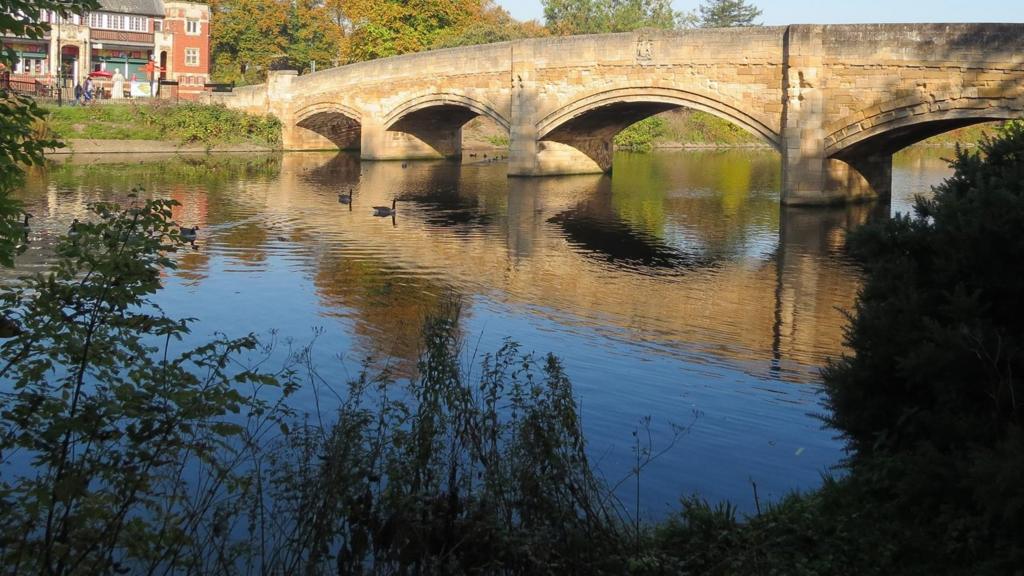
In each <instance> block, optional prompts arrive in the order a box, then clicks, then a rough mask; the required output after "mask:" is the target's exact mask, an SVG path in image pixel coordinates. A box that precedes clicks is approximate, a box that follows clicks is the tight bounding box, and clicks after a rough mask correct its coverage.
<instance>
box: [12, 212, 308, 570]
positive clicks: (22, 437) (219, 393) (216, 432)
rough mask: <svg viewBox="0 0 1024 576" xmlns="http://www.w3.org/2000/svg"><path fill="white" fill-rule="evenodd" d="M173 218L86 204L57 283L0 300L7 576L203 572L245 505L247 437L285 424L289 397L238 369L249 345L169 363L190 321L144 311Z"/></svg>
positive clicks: (285, 379)
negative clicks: (6, 320) (272, 396)
mask: <svg viewBox="0 0 1024 576" xmlns="http://www.w3.org/2000/svg"><path fill="white" fill-rule="evenodd" d="M174 205H175V203H174V202H173V201H160V200H154V201H147V202H144V203H136V204H133V205H131V206H128V207H126V208H122V207H119V206H115V205H111V204H99V205H96V206H95V207H94V208H93V211H94V215H95V217H96V220H95V221H93V222H88V223H80V224H77V225H76V227H75V229H74V231H73V233H71V234H70V235H69V237H67V238H65V239H64V240H63V241H62V242H61V243H60V244H59V245H58V247H57V252H58V254H59V260H58V262H57V264H56V265H55V268H54V270H53V271H52V272H50V273H48V274H37V275H35V276H31V277H27V278H24V279H23V281H22V283H21V284H19V285H17V286H15V287H13V288H11V289H8V290H6V291H5V292H4V293H3V294H2V296H0V299H2V302H3V307H4V309H5V310H7V311H8V312H9V314H10V316H11V318H13V319H14V320H15V321H16V322H18V324H19V325H20V329H21V330H20V334H18V335H17V336H15V337H14V338H12V339H9V340H7V341H6V342H4V343H3V345H2V346H0V382H2V388H0V415H2V419H0V463H2V464H0V465H2V466H3V472H4V474H3V482H2V484H0V508H2V509H3V510H4V514H3V515H2V516H0V566H2V567H3V568H2V569H0V571H2V572H3V573H5V574H7V573H10V574H16V573H48V574H77V573H105V572H110V571H111V570H121V569H122V568H123V567H124V566H135V567H136V568H140V567H145V568H147V569H148V570H150V571H151V570H154V569H156V568H158V567H160V566H167V565H172V566H173V565H175V564H177V563H181V564H183V565H186V564H188V563H189V562H197V561H198V560H197V559H202V558H205V557H206V556H208V555H209V552H208V551H207V548H206V547H207V546H209V545H210V543H211V541H212V542H217V541H218V539H217V538H216V537H215V536H216V534H213V535H212V536H211V534H209V533H206V532H205V530H207V529H209V528H210V525H209V524H208V522H210V521H211V518H212V515H213V513H212V511H213V510H214V508H215V507H216V506H222V507H225V506H226V507H230V499H231V498H237V497H238V496H239V495H242V494H244V493H245V491H246V490H247V486H246V484H245V481H244V475H243V474H241V473H238V472H239V469H238V466H239V462H241V461H243V459H244V458H246V456H247V455H248V454H249V453H250V452H249V450H248V449H249V448H251V447H253V446H254V444H255V443H254V440H253V435H261V434H265V431H266V428H267V427H268V426H270V425H272V424H273V423H274V422H275V421H276V419H277V418H279V417H280V416H282V413H281V412H280V410H279V409H278V408H277V407H276V406H275V405H274V404H272V403H270V402H268V401H267V400H266V394H267V392H266V389H269V388H278V387H281V388H282V390H283V392H284V393H285V394H287V393H290V392H291V391H292V390H293V389H294V383H293V382H292V381H290V379H289V378H290V376H289V373H287V372H285V373H282V374H276V375H275V374H268V373H265V372H259V371H257V370H255V369H249V368H246V367H245V366H243V365H241V364H240V359H241V358H242V357H243V356H244V355H245V354H246V353H248V352H252V351H254V350H256V349H257V346H258V343H257V341H256V339H255V338H253V337H252V336H249V337H245V338H241V339H234V340H232V339H227V338H225V337H219V338H217V339H215V340H214V341H212V342H210V343H207V344H204V345H202V346H199V347H197V348H194V349H190V350H184V351H181V352H175V351H174V349H175V348H176V347H178V345H177V344H175V343H176V342H178V341H180V340H183V339H184V338H185V337H187V336H188V334H189V327H188V326H189V322H188V321H182V320H176V319H171V318H168V317H166V316H165V315H163V314H162V313H161V311H160V309H159V308H158V307H156V306H155V305H154V304H153V303H152V302H151V301H150V300H149V296H151V295H152V294H154V293H155V292H156V291H157V290H158V289H159V287H160V284H161V278H162V274H163V273H164V271H165V270H168V269H173V268H174V267H175V260H174V258H173V254H174V253H175V252H176V251H178V250H179V249H181V248H182V247H183V245H184V244H185V242H184V240H183V239H182V238H181V236H180V235H179V233H178V228H177V226H176V225H175V224H174V222H173V221H171V209H172V207H173V206H174ZM196 487H200V489H199V490H196ZM225 498H227V499H225ZM223 509H224V508H220V510H223ZM221 541H223V540H222V539H221ZM142 571H143V572H145V571H147V570H146V569H143V570H142Z"/></svg>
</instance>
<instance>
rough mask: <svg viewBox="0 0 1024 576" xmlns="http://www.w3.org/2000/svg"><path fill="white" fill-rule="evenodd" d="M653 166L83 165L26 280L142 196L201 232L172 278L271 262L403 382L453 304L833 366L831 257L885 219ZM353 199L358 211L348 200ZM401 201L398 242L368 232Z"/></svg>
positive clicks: (751, 174)
mask: <svg viewBox="0 0 1024 576" xmlns="http://www.w3.org/2000/svg"><path fill="white" fill-rule="evenodd" d="M658 157H659V155H654V157H636V156H630V155H623V156H621V157H619V158H618V159H617V160H616V162H617V166H618V169H617V170H616V173H615V174H614V175H613V176H612V177H608V176H600V175H590V176H575V177H567V178H561V179H525V180H520V179H512V180H508V179H506V178H505V172H504V169H503V167H501V166H498V165H493V164H489V165H461V166H460V165H459V164H455V163H450V162H413V163H410V164H409V165H408V167H407V168H403V167H402V166H401V165H400V164H397V163H365V162H364V163H360V162H359V159H358V158H357V157H356V156H354V155H325V154H287V155H285V156H284V157H283V160H278V159H273V158H267V159H260V160H255V159H253V160H250V159H246V160H235V161H228V160H226V159H223V158H221V159H208V160H198V161H197V160H188V161H180V160H179V161H171V162H168V163H166V164H161V165H160V170H159V173H154V172H153V168H152V167H151V166H146V165H136V164H128V165H121V164H119V165H118V169H117V170H116V171H115V172H116V173H117V174H118V177H117V179H116V180H115V181H113V182H112V181H111V180H110V174H111V170H110V168H109V167H108V166H95V167H92V166H72V167H68V168H64V169H61V170H60V171H58V172H55V173H54V174H53V175H52V176H51V177H50V178H51V179H50V180H49V181H44V180H36V179H32V178H30V180H29V184H28V187H27V190H26V192H25V194H26V196H25V200H26V202H28V205H29V208H30V209H31V210H32V211H34V212H35V213H37V215H39V216H40V217H41V218H39V226H38V227H36V228H34V231H35V233H36V234H37V235H38V236H40V237H39V238H38V241H37V242H35V243H34V244H33V249H32V250H31V251H30V252H29V253H28V254H26V255H25V256H24V257H23V258H22V259H21V261H20V262H19V273H21V272H25V271H27V270H30V269H31V268H32V267H39V266H43V265H45V264H46V262H47V256H46V254H47V253H48V251H47V250H46V249H45V243H46V242H47V235H48V234H50V233H52V232H63V231H65V230H66V229H67V225H68V223H69V222H70V219H71V218H72V217H79V218H86V217H87V214H85V211H84V210H85V203H86V202H90V201H96V200H99V199H109V198H110V197H109V196H108V195H106V193H104V192H103V190H104V189H110V188H111V187H113V188H114V189H115V190H120V192H121V193H126V192H127V191H128V189H129V188H130V187H131V185H132V184H134V183H135V182H137V181H146V182H147V189H148V190H149V191H150V192H151V193H154V194H158V195H162V196H171V197H173V198H175V199H177V200H179V201H180V202H182V203H183V206H182V207H181V208H180V209H179V210H178V211H177V212H176V215H175V217H176V218H179V219H181V220H182V221H186V222H188V223H189V224H191V225H199V226H200V227H201V229H202V230H203V231H204V235H203V236H204V237H203V238H202V244H203V246H202V249H201V250H199V251H195V252H189V253H187V254H184V255H182V258H181V269H180V270H179V271H178V272H177V274H178V275H180V276H181V277H183V278H184V279H186V280H187V281H189V282H202V281H204V279H205V278H206V277H207V276H208V275H209V271H208V269H209V268H210V267H211V266H213V265H214V264H213V262H220V263H219V264H216V265H217V266H218V267H222V268H226V270H240V271H245V270H256V271H258V270H260V269H263V268H265V267H266V266H268V263H269V262H272V261H273V258H274V255H275V254H277V255H279V256H286V257H287V258H288V259H289V260H290V261H293V262H302V263H303V264H302V268H303V269H308V270H309V273H310V276H311V278H312V279H313V283H314V285H315V287H316V291H317V293H318V294H319V295H320V298H321V299H322V301H323V302H324V304H325V306H324V312H323V313H326V314H334V315H340V316H344V317H345V318H347V319H348V321H349V322H351V325H352V326H353V331H354V333H355V335H356V336H357V338H358V340H359V341H360V342H362V344H361V347H362V348H364V351H365V352H373V353H374V354H375V355H377V356H378V357H379V356H380V355H381V354H384V355H392V356H394V357H395V358H396V359H398V360H400V361H401V362H403V363H404V364H405V365H406V366H411V365H412V363H413V362H414V359H415V356H416V351H417V349H418V345H419V329H420V326H421V322H422V319H423V317H424V316H426V315H427V314H428V313H430V312H432V311H433V310H434V309H436V306H437V304H438V303H439V302H440V301H441V299H442V298H444V297H445V295H446V294H448V293H450V292H453V291H454V292H455V293H457V294H460V295H462V296H463V297H466V298H472V297H474V296H475V295H483V296H485V297H486V298H488V299H492V300H495V301H498V302H502V303H504V304H507V305H508V307H509V308H510V309H511V310H514V311H527V313H528V314H533V315H537V316H539V317H543V318H546V319H550V320H553V321H555V322H557V323H559V324H560V325H562V326H564V327H566V329H567V330H574V329H580V330H586V331H598V332H600V333H603V334H606V335H608V336H610V337H612V338H613V339H618V340H620V341H624V342H638V343H640V344H641V345H646V346H650V347H652V348H654V349H657V350H660V351H662V352H664V353H668V354H698V355H703V356H705V357H708V358H719V359H721V360H723V361H732V360H737V359H739V360H741V361H743V362H749V365H750V369H751V370H752V371H757V372H767V371H768V370H771V369H777V370H781V371H782V372H784V373H787V374H789V376H786V377H794V378H804V377H809V376H808V375H807V374H806V368H800V366H804V367H806V366H818V365H820V364H821V362H822V359H823V357H825V356H831V355H836V354H838V353H839V352H840V351H841V349H842V344H841V342H842V325H843V322H844V320H843V318H842V315H841V314H840V313H839V312H838V311H837V310H836V308H849V307H850V306H851V305H852V303H853V299H854V297H855V294H856V291H857V288H858V286H859V279H858V273H857V271H856V270H855V268H854V267H852V266H850V265H848V264H847V263H845V262H844V261H843V260H842V259H841V258H837V257H836V254H837V253H838V252H839V251H840V249H841V248H842V246H843V244H844V236H845V231H846V230H847V229H848V228H850V227H854V226H857V225H859V224H861V223H863V222H865V221H866V220H868V219H869V218H870V217H871V216H872V214H873V210H874V209H873V208H871V207H870V206H867V205H861V206H851V207H847V208H838V207H837V208H830V209H813V210H802V209H797V208H782V209H781V210H780V208H779V206H778V201H777V194H778V193H777V190H778V187H779V178H780V174H779V170H778V164H777V159H776V157H775V156H774V154H773V153H753V155H749V154H746V153H744V154H743V156H742V157H737V156H736V155H735V154H729V153H700V154H670V155H666V156H664V158H665V160H663V161H655V160H654V159H656V158H658ZM652 158H654V159H652ZM117 182H121V183H122V184H123V186H122V188H117V186H119V184H117ZM348 186H355V198H354V201H353V202H354V206H353V210H352V211H351V212H350V211H349V207H348V206H343V205H340V204H338V201H337V193H338V192H339V191H342V190H344V189H346V188H347V187H348ZM396 196H397V198H398V199H399V202H398V217H397V226H396V227H392V224H391V220H390V219H380V218H374V217H372V216H371V215H370V213H369V206H373V205H388V204H390V202H391V199H392V198H393V197H396ZM879 208H880V210H881V211H882V212H885V207H884V206H882V207H879ZM47 215H50V216H47ZM54 215H57V216H58V217H59V218H63V219H64V221H60V220H59V219H54V218H55V216H54ZM45 226H49V227H51V229H52V230H49V231H47V230H46V229H45V228H44V227H45ZM281 240H284V241H285V242H282V241H281ZM467 312H468V313H469V314H473V313H474V312H473V309H472V306H468V307H467ZM790 368H791V369H794V370H796V371H797V372H803V373H804V375H803V376H800V375H795V374H792V373H791V372H790V371H789V370H788V369H790Z"/></svg>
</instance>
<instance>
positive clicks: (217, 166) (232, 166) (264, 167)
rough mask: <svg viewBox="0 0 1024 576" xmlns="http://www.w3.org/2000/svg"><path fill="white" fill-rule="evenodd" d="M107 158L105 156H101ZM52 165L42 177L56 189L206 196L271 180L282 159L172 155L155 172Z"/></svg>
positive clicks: (127, 166) (134, 165)
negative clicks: (177, 191) (187, 189)
mask: <svg viewBox="0 0 1024 576" xmlns="http://www.w3.org/2000/svg"><path fill="white" fill-rule="evenodd" d="M104 158H108V157H104ZM116 158H118V159H122V161H120V162H115V163H99V162H96V163H89V164H77V163H73V162H68V163H65V164H53V165H50V167H49V168H48V169H47V174H46V175H45V176H46V177H47V178H48V179H49V181H50V182H51V183H54V184H56V185H57V186H58V187H59V188H63V189H75V188H77V187H87V188H92V189H99V190H105V191H117V190H123V191H125V192H127V191H128V190H131V189H132V188H134V187H137V186H142V187H143V188H145V189H146V190H148V191H156V190H162V189H165V188H166V187H168V186H173V185H178V186H182V185H184V186H197V187H201V188H202V189H203V190H205V191H206V192H207V193H210V194H212V193H215V192H218V191H222V190H224V189H225V188H226V187H229V186H234V185H235V184H237V183H238V181H239V180H243V181H244V180H253V179H258V180H270V179H273V178H276V177H277V176H278V174H279V173H280V170H281V157H280V156H279V155H274V154H266V155H256V156H253V155H249V156H223V155H218V156H205V155H203V156H175V157H174V158H171V159H168V160H166V161H162V162H160V169H159V170H154V169H153V164H152V163H143V162H142V161H141V160H140V161H138V162H124V161H123V156H122V155H118V156H116Z"/></svg>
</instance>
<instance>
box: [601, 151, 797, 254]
mask: <svg viewBox="0 0 1024 576" xmlns="http://www.w3.org/2000/svg"><path fill="white" fill-rule="evenodd" d="M780 187H781V174H780V172H779V162H778V156H777V154H775V153H774V152H770V151H724V152H699V153H688V154H658V153H655V154H651V155H636V154H620V155H617V156H616V158H615V171H614V172H613V175H612V184H611V188H612V206H613V207H614V210H615V212H616V214H617V215H618V217H619V218H621V219H622V221H624V222H628V223H630V224H631V225H632V226H633V227H634V228H638V229H641V230H645V231H647V232H648V233H649V234H651V235H653V236H655V237H657V238H659V239H660V240H661V241H663V242H666V243H668V244H674V243H675V241H676V240H675V239H674V238H672V235H673V232H672V228H676V229H679V228H684V229H685V230H686V231H687V233H688V235H690V236H691V237H695V238H697V239H698V240H699V242H700V244H701V245H702V246H703V248H702V251H703V252H704V254H706V255H707V257H709V258H712V259H730V258H734V257H735V256H736V255H737V254H739V253H740V252H741V251H742V250H743V249H744V248H745V247H747V246H749V243H750V240H751V237H752V236H753V235H755V234H758V233H764V232H765V231H772V232H774V231H775V230H777V229H778V212H779V190H780Z"/></svg>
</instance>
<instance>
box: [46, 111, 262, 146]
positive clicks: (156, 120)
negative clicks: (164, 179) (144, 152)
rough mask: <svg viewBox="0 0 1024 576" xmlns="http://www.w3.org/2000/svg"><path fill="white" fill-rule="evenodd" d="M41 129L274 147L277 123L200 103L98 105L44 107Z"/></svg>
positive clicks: (64, 134) (75, 135) (67, 135)
mask: <svg viewBox="0 0 1024 576" xmlns="http://www.w3.org/2000/svg"><path fill="white" fill-rule="evenodd" d="M49 113H50V114H49V116H48V117H47V120H46V129H47V130H49V132H50V133H51V134H53V135H54V136H56V137H57V138H59V139H61V140H77V139H93V140H160V141H173V142H177V143H180V144H196V143H198V144H206V145H210V146H214V145H218V144H238V143H247V144H257V145H261V146H270V147H276V146H279V145H280V142H281V123H280V122H279V121H278V120H277V119H276V118H274V117H272V116H252V115H248V114H245V113H243V112H238V111H235V110H229V109H227V108H225V107H223V106H210V105H204V104H191V103H188V104H178V105H172V104H164V103H160V102H156V103H152V104H134V103H127V104H103V105H93V106H63V107H59V108H58V107H53V108H50V109H49Z"/></svg>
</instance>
